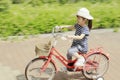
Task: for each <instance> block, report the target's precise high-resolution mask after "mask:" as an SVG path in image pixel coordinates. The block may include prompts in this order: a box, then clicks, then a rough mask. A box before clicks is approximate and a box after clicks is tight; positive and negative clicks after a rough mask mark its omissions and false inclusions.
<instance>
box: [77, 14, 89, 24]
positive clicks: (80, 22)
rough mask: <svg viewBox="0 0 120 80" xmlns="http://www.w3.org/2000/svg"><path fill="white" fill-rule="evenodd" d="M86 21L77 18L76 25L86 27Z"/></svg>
mask: <svg viewBox="0 0 120 80" xmlns="http://www.w3.org/2000/svg"><path fill="white" fill-rule="evenodd" d="M86 21H87V19H86V18H83V17H81V16H77V23H78V24H79V25H80V26H84V25H86Z"/></svg>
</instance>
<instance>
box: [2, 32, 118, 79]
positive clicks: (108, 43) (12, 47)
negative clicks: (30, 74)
mask: <svg viewBox="0 0 120 80" xmlns="http://www.w3.org/2000/svg"><path fill="white" fill-rule="evenodd" d="M69 33H70V34H73V32H68V33H67V34H69ZM49 37H50V35H46V34H45V35H40V36H39V38H38V37H37V38H30V39H27V40H24V41H19V42H12V43H11V42H6V41H0V64H2V66H8V67H10V68H12V70H19V71H20V73H21V74H23V73H24V68H25V66H26V64H27V63H28V62H29V61H30V60H31V59H33V58H34V57H36V56H35V52H34V46H35V44H37V43H39V42H43V41H47V40H48V39H49ZM69 46H70V43H69V42H68V41H61V40H59V44H58V45H57V46H56V48H57V49H58V50H59V51H60V52H62V53H63V55H64V56H66V51H67V49H68V48H69ZM95 47H103V48H104V50H105V52H107V53H109V54H110V67H109V70H108V72H107V73H106V74H105V76H104V77H105V80H118V79H119V78H120V74H119V71H120V68H119V66H120V62H119V61H120V58H119V56H120V54H119V53H120V52H119V50H120V32H118V33H114V32H113V31H112V30H92V31H91V35H90V37H89V48H95ZM57 64H58V65H59V66H62V65H61V64H59V62H58V63H57ZM0 76H1V75H0ZM6 76H7V75H6ZM56 76H62V77H63V78H64V80H67V77H71V76H68V75H66V74H64V73H60V74H59V75H56ZM8 80H9V79H8ZM23 80H24V79H23ZM55 80H63V79H61V77H57V79H55ZM80 80H85V79H82V78H81V79H80Z"/></svg>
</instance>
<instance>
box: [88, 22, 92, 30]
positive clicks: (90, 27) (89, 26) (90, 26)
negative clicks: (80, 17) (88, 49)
mask: <svg viewBox="0 0 120 80" xmlns="http://www.w3.org/2000/svg"><path fill="white" fill-rule="evenodd" d="M88 28H89V30H91V29H92V20H88Z"/></svg>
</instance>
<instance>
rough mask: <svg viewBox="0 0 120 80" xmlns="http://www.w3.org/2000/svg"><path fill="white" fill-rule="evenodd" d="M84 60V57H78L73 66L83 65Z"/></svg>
mask: <svg viewBox="0 0 120 80" xmlns="http://www.w3.org/2000/svg"><path fill="white" fill-rule="evenodd" d="M84 62H85V59H84V58H79V59H77V61H76V62H75V64H74V66H75V67H79V66H84Z"/></svg>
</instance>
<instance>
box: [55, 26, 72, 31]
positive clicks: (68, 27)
mask: <svg viewBox="0 0 120 80" xmlns="http://www.w3.org/2000/svg"><path fill="white" fill-rule="evenodd" d="M56 28H58V29H64V28H67V29H68V30H70V31H71V30H74V26H73V25H62V26H57V27H56Z"/></svg>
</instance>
